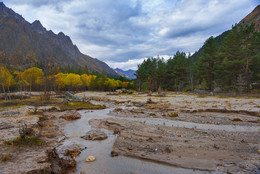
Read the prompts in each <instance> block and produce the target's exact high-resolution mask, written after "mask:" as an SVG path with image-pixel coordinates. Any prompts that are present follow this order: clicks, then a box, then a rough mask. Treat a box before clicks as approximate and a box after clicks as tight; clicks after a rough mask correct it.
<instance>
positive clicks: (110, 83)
mask: <svg viewBox="0 0 260 174" xmlns="http://www.w3.org/2000/svg"><path fill="white" fill-rule="evenodd" d="M119 81H120V80H115V79H110V78H107V79H106V81H105V83H104V85H105V86H106V87H107V88H108V89H109V90H113V91H114V90H115V89H116V88H117V87H119V86H120V83H119ZM120 82H121V81H120Z"/></svg>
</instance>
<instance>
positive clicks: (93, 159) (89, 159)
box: [86, 156, 96, 162]
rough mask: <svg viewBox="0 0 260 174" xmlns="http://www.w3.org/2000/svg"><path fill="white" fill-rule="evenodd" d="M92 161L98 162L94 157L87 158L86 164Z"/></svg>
mask: <svg viewBox="0 0 260 174" xmlns="http://www.w3.org/2000/svg"><path fill="white" fill-rule="evenodd" d="M92 161H96V158H95V157H94V156H89V157H87V158H86V162H92Z"/></svg>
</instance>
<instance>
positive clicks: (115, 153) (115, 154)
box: [111, 151, 119, 157]
mask: <svg viewBox="0 0 260 174" xmlns="http://www.w3.org/2000/svg"><path fill="white" fill-rule="evenodd" d="M118 155H119V154H118V153H117V152H115V151H112V152H111V156H112V157H115V156H118Z"/></svg>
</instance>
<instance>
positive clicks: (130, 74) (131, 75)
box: [114, 68, 136, 79]
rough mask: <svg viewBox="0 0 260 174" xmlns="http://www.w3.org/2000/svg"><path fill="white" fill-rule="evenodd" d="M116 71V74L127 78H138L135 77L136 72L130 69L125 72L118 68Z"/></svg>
mask: <svg viewBox="0 0 260 174" xmlns="http://www.w3.org/2000/svg"><path fill="white" fill-rule="evenodd" d="M114 70H115V71H116V72H118V73H119V74H123V75H124V76H126V77H130V78H131V79H135V78H136V76H135V73H136V71H135V70H132V69H129V70H127V71H124V70H122V69H119V68H116V69H114Z"/></svg>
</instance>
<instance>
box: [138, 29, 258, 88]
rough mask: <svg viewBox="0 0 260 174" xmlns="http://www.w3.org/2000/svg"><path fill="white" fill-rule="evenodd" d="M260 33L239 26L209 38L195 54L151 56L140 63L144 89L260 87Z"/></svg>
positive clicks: (139, 72)
mask: <svg viewBox="0 0 260 174" xmlns="http://www.w3.org/2000/svg"><path fill="white" fill-rule="evenodd" d="M259 70H260V32H259V31H258V30H256V29H255V25H254V24H251V25H243V26H242V25H237V26H234V27H233V28H232V29H231V30H230V31H228V32H225V33H224V34H222V35H221V37H220V36H219V37H216V38H214V37H210V38H209V39H207V40H206V41H205V43H204V45H203V47H202V49H200V51H199V53H197V54H196V55H195V56H186V54H185V53H184V52H179V51H178V52H177V53H176V54H175V55H174V56H173V57H172V58H170V59H169V60H167V61H165V60H163V59H158V58H157V59H156V58H149V59H147V60H145V61H144V62H143V63H142V64H140V65H139V66H138V70H137V83H136V84H137V86H138V88H139V89H142V90H153V91H155V90H157V89H158V88H162V89H164V90H178V91H180V90H184V91H191V90H194V89H203V90H210V91H213V90H214V89H217V88H218V89H221V90H223V91H250V90H252V89H259V87H260V71H259Z"/></svg>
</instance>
